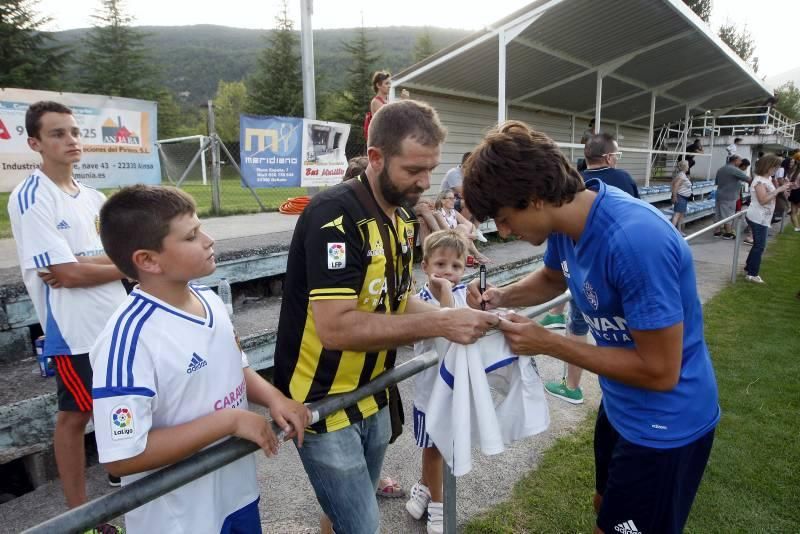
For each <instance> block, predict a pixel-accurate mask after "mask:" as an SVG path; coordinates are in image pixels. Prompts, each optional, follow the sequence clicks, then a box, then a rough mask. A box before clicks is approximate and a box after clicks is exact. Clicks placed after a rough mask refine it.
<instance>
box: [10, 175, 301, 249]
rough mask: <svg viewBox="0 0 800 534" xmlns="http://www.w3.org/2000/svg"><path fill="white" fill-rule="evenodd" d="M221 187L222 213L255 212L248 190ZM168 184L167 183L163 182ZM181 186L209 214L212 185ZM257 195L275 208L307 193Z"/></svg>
mask: <svg viewBox="0 0 800 534" xmlns="http://www.w3.org/2000/svg"><path fill="white" fill-rule="evenodd" d="M221 183H222V190H221V191H220V199H221V201H220V204H221V207H222V213H221V215H235V214H240V213H256V212H258V211H259V210H260V208H259V206H258V203H257V202H256V200H255V199H254V198H253V195H252V193H250V191H249V190H248V189H244V188H242V186H241V184H240V182H239V180H238V179H236V178H231V179H228V178H225V179H223V180H221ZM164 185H168V184H164ZM182 189H183V190H184V191H186V192H187V193H189V194H190V195H192V197H194V199H195V202H197V212H198V215H200V216H201V217H208V216H210V215H211V186H210V185H202V184H201V183H197V182H191V183H186V184H183V187H182ZM114 191H115V189H106V190H104V191H103V192H104V193H105V194H106V195H110V194H112V193H113V192H114ZM255 191H256V193H257V194H258V197H259V198H260V199H261V202H262V203H263V204H264V207H265V208H266V210H267V211H275V210H277V209H278V208H279V207H280V205H281V204H282V203H283V202H285V201H286V199H287V198H289V197H296V196H301V195H305V194H306V188H305V187H281V188H264V189H256V190H255ZM9 194H10V193H0V202H2V209H0V238H6V237H11V223H10V221H9V219H8V210H7V209H6V205H7V204H8V196H9Z"/></svg>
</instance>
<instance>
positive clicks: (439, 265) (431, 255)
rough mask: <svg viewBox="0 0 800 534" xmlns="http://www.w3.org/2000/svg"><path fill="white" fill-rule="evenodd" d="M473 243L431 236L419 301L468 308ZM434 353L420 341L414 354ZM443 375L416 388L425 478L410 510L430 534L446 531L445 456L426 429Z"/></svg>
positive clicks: (431, 371)
mask: <svg viewBox="0 0 800 534" xmlns="http://www.w3.org/2000/svg"><path fill="white" fill-rule="evenodd" d="M468 247H469V243H468V242H467V240H466V238H465V237H464V236H463V234H460V233H459V232H456V231H455V230H439V231H438V232H433V233H432V234H430V235H429V236H428V237H427V238H426V239H425V242H424V243H423V245H422V270H423V271H425V274H427V275H428V283H426V284H425V286H424V287H423V288H422V289H421V290H420V291H419V293H418V294H417V297H418V298H420V299H422V300H424V301H425V302H429V303H431V304H438V305H439V306H441V307H443V308H444V307H447V308H454V307H466V306H467V289H466V286H465V285H464V284H462V283H461V277H462V276H464V268H465V267H466V262H467V251H468ZM432 349H433V339H430V340H425V341H418V342H417V343H415V344H414V352H415V353H416V355H420V354H422V353H424V352H427V351H429V350H432ZM438 374H439V367H438V366H436V365H434V366H433V367H429V368H428V369H425V370H424V371H422V372H421V373H420V374H419V375H417V379H416V382H415V384H414V438H415V439H416V441H417V445H418V446H419V447H421V448H422V477H421V478H420V480H419V482H417V483H416V484H414V486H413V487H412V488H411V496H410V499H409V500H408V502H407V503H406V510H408V513H409V514H411V516H412V517H413V518H414V519H420V518H422V516H423V515H424V514H425V513H426V511H427V514H428V524H427V531H428V534H434V533H440V532H442V531H443V527H444V515H443V509H442V468H443V464H442V455H441V454H440V453H439V451H438V450H437V449H436V446H435V445H434V444H433V442H432V441H431V439H430V437H429V436H428V433H427V431H426V428H425V412H426V410H427V405H428V399H429V397H430V394H431V390H432V389H433V384H434V382H435V381H436V377H437V375H438Z"/></svg>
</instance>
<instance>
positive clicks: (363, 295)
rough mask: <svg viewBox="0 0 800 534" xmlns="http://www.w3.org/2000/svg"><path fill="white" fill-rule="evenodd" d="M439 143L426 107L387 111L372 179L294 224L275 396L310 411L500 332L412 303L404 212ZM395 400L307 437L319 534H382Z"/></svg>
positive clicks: (367, 175) (341, 188) (358, 181)
mask: <svg viewBox="0 0 800 534" xmlns="http://www.w3.org/2000/svg"><path fill="white" fill-rule="evenodd" d="M444 138H445V131H444V128H442V126H441V124H440V122H439V118H438V116H437V114H436V112H435V111H434V110H433V108H431V107H430V106H428V105H426V104H422V103H419V102H415V101H413V100H402V101H399V102H393V103H390V104H387V105H386V106H384V107H382V108H381V109H380V111H379V112H378V113H377V114H376V115H375V118H374V120H373V122H372V125H371V126H370V131H369V142H368V145H369V148H368V153H367V157H368V160H369V162H368V165H367V169H366V171H365V172H364V173H363V174H362V175H361V176H359V177H358V178H354V179H352V180H348V181H347V182H344V183H342V184H339V185H336V186H333V187H331V188H328V189H326V190H325V191H323V192H322V193H319V194H318V195H316V196H315V197H314V198H313V199H312V200H311V203H310V204H309V206H308V208H307V209H306V210H304V211H303V213H302V215H301V216H300V218H299V219H298V221H297V226H296V227H295V231H294V235H293V237H292V243H291V245H290V247H289V259H288V265H287V269H286V280H285V282H284V297H283V302H282V304H281V314H280V321H279V324H278V338H277V341H276V347H275V385H276V386H277V387H278V388H279V389H280V390H281V391H282V392H284V394H285V395H286V396H288V397H290V398H293V399H294V400H296V401H298V402H302V403H308V402H314V401H318V400H321V399H323V398H326V397H328V396H329V395H333V394H338V393H346V392H349V391H353V390H355V389H357V388H358V387H360V386H362V385H364V384H365V383H366V382H368V381H370V380H372V379H374V378H376V377H378V376H380V375H381V374H382V373H383V372H384V371H386V370H388V369H391V368H393V367H394V363H395V358H396V353H395V348H396V347H398V346H400V345H408V344H411V343H414V342H416V341H418V340H420V339H426V338H429V337H438V336H441V337H445V338H447V339H450V340H451V341H454V342H456V343H461V344H468V343H472V342H474V341H475V340H476V339H478V338H479V337H480V336H482V335H483V334H485V333H486V331H487V330H488V329H489V328H491V327H493V326H496V325H497V323H498V321H499V319H498V318H497V316H496V315H494V314H492V313H489V312H482V311H477V310H472V309H445V310H439V309H438V308H436V307H433V306H429V305H427V304H425V303H423V302H422V301H420V300H419V299H416V298H409V297H412V295H411V291H412V265H413V256H414V247H413V244H414V239H415V228H414V223H415V219H414V217H413V214H412V213H411V211H410V208H408V207H407V206H410V205H414V204H416V203H417V202H418V200H419V198H420V196H421V195H422V193H423V192H424V191H425V190H426V189H428V188H429V187H430V178H431V173H432V172H433V169H435V168H436V166H437V165H438V164H439V158H440V155H441V144H442V143H443V142H444ZM404 206H405V207H404ZM395 393H396V392H395ZM395 393H391V390H390V391H382V392H379V393H377V394H375V395H373V396H371V397H368V398H366V399H362V400H361V401H360V402H359V403H358V405H356V406H352V407H349V408H347V409H343V410H339V411H337V412H335V413H333V414H331V415H330V416H328V417H327V418H326V419H325V420H323V421H319V422H318V423H315V424H314V425H312V426H311V427H310V430H311V432H307V433H306V435H305V438H304V441H303V447H302V448H299V449H298V453H299V454H300V459H301V460H302V462H303V467H304V468H305V470H306V473H307V474H308V476H309V480H310V481H311V485H312V486H313V488H314V492H315V494H316V496H317V500H318V501H319V503H320V505H321V506H322V509H323V511H324V513H325V515H326V517H323V518H322V519H321V525H320V526H321V530H322V531H323V532H330V531H331V528H332V529H333V530H335V531H336V532H342V533H348V534H362V533H364V534H374V533H375V532H376V531H377V530H378V528H379V527H380V518H379V513H378V504H377V500H376V497H375V491H376V489H377V484H378V478H379V475H380V470H381V466H382V464H383V457H384V453H385V451H386V447H387V446H388V444H389V441H390V438H392V436H393V435H394V436H395V437H396V436H397V435H399V433H400V431H401V430H402V426H401V425H402V414H401V413H400V412H399V410H400V409H401V406H402V405H401V404H400V398H399V394H395ZM390 409H392V410H395V413H396V414H398V417H396V418H391V417H390V413H389V412H390ZM392 419H394V421H392ZM393 423H394V424H393ZM328 518H330V519H328ZM331 523H332V525H331Z"/></svg>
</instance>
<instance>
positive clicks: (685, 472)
mask: <svg viewBox="0 0 800 534" xmlns="http://www.w3.org/2000/svg"><path fill="white" fill-rule="evenodd" d="M464 198H465V200H466V203H467V205H468V206H469V207H470V209H471V210H472V212H473V214H474V215H475V216H476V217H477V218H478V220H484V219H486V218H487V217H493V218H494V220H495V223H496V224H497V229H498V231H499V233H500V235H501V236H503V237H505V236H507V235H511V234H513V235H516V236H519V237H520V238H521V239H523V240H525V241H528V242H529V243H532V244H534V245H541V244H542V243H544V242H545V241H547V252H546V254H545V266H544V267H543V268H542V269H539V270H538V271H536V272H534V273H532V274H530V275H528V276H527V277H526V278H524V279H522V280H520V281H519V282H516V283H514V284H511V285H509V286H505V287H503V288H489V289H487V290H486V291H485V292H484V293H483V295H481V294H480V292H479V291H478V288H477V286H476V285H475V284H471V285H470V288H469V297H468V302H469V303H470V305H471V306H473V307H477V306H478V305H479V304H480V302H481V301H483V302H485V303H486V305H487V308H497V307H518V306H531V305H536V304H541V303H544V302H547V301H549V300H551V299H553V298H555V297H556V296H558V295H560V294H561V293H562V292H563V291H564V290H565V289H567V288H569V290H570V291H571V293H572V298H573V302H574V303H575V305H576V306H577V308H578V309H579V310H580V312H581V313H582V315H583V317H584V318H585V319H586V322H587V323H588V324H589V328H590V330H591V332H592V335H593V336H594V338H595V340H596V342H597V346H592V345H588V344H585V343H580V342H576V341H574V340H570V339H569V338H565V337H563V336H560V335H557V334H554V333H552V332H550V331H549V330H547V329H544V328H542V327H541V326H539V325H538V324H537V323H536V322H534V321H531V320H529V319H527V318H525V317H521V316H518V315H515V314H509V316H508V317H507V320H503V321H501V323H500V329H501V330H502V331H503V332H504V333H505V335H506V339H507V340H508V342H509V344H510V345H511V348H512V349H513V351H514V352H515V353H517V354H549V355H552V356H554V357H556V358H559V359H561V360H564V361H565V362H567V363H571V364H574V365H577V366H580V367H582V368H584V369H588V370H590V371H593V372H595V373H597V374H598V375H600V386H601V388H602V391H603V401H602V404H601V405H600V410H599V413H598V416H597V424H596V427H595V477H596V478H595V481H596V490H597V493H596V495H595V497H594V504H595V510H596V511H597V514H598V515H597V526H596V528H595V532H596V533H604V532H605V533H614V532H632V533H636V532H647V533H650V532H668V533H672V532H675V533H678V532H681V531H682V529H683V526H684V524H685V523H686V519H687V518H688V516H689V510H690V509H691V505H692V502H693V501H694V496H695V495H696V493H697V489H698V487H699V485H700V480H701V479H702V476H703V472H704V470H705V466H706V463H707V462H708V457H709V454H710V452H711V446H712V443H713V440H714V428H715V427H716V425H717V422H718V421H719V417H720V409H719V404H718V399H717V384H716V379H715V377H714V369H713V367H712V365H711V358H710V356H709V353H708V348H707V347H706V343H705V339H704V337H703V317H702V309H701V306H700V300H699V298H698V296H697V287H696V280H695V273H694V266H693V263H692V255H691V251H690V249H689V247H688V245H687V244H686V243H685V242H684V240H683V239H681V236H680V234H678V232H677V230H676V229H675V228H674V227H673V226H672V225H671V224H670V222H669V221H668V220H667V219H666V218H664V216H663V215H661V214H660V213H659V212H658V210H656V209H654V208H653V207H651V206H650V205H649V204H647V203H645V202H642V201H640V200H637V199H634V198H631V197H630V196H629V195H627V194H625V193H623V192H621V191H620V190H618V189H617V188H615V187H609V186H607V185H606V183H604V182H603V181H600V180H588V181H587V182H586V184H585V185H584V182H583V180H582V179H581V176H580V174H578V172H577V171H576V170H575V169H574V168H573V167H572V166H571V165H570V164H569V161H568V160H567V159H566V158H565V157H564V155H563V154H561V152H560V151H559V150H558V148H557V146H556V144H555V143H554V142H553V140H552V139H550V138H549V137H547V136H546V135H544V134H542V133H539V132H536V131H532V130H530V129H529V128H528V126H527V125H525V124H523V123H520V122H514V121H512V122H507V123H505V124H502V125H500V126H499V127H498V129H497V130H494V131H492V132H490V133H489V134H487V136H486V138H485V139H484V140H483V141H482V143H481V144H480V145H479V146H478V148H477V149H476V150H475V151H474V152H473V155H472V156H471V157H470V159H469V160H468V161H467V162H466V165H465V168H464Z"/></svg>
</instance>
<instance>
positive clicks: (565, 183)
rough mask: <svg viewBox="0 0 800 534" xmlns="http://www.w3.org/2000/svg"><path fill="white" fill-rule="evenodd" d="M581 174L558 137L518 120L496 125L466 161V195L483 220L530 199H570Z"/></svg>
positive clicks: (525, 204)
mask: <svg viewBox="0 0 800 534" xmlns="http://www.w3.org/2000/svg"><path fill="white" fill-rule="evenodd" d="M584 189H586V187H585V186H584V185H583V178H581V175H580V173H578V171H577V170H576V169H575V167H573V166H572V165H571V164H570V162H569V160H568V159H567V158H566V157H565V156H564V154H562V153H561V151H560V150H559V149H558V146H557V145H556V143H555V142H554V141H553V140H552V139H550V138H549V137H548V136H547V135H545V134H543V133H541V132H537V131H535V130H532V129H531V128H530V127H529V126H528V125H527V124H525V123H524V122H520V121H508V122H505V123H503V124H500V125H498V126H497V127H496V128H494V129H492V130H491V131H490V132H489V133H488V134H486V137H485V138H484V139H483V141H481V143H480V145H478V147H477V148H476V149H475V150H474V151H473V153H472V156H470V158H469V159H468V160H467V163H466V164H465V166H464V200H465V202H466V204H467V206H468V207H469V210H470V212H471V213H472V215H473V216H474V217H475V218H476V219H477V220H479V221H484V220H486V219H488V218H489V217H495V216H496V215H497V212H498V211H499V210H500V208H503V207H510V208H513V209H517V210H521V209H525V208H526V207H528V204H529V203H530V202H532V201H536V200H541V201H543V202H547V203H549V204H552V205H554V206H561V205H562V204H565V203H569V202H572V200H573V199H574V198H575V194H576V193H578V192H579V191H583V190H584Z"/></svg>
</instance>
